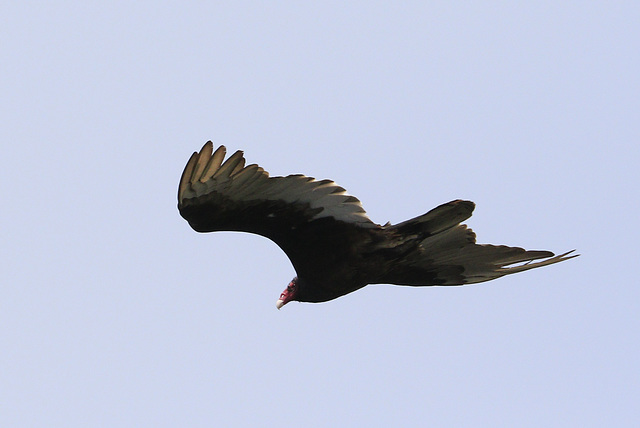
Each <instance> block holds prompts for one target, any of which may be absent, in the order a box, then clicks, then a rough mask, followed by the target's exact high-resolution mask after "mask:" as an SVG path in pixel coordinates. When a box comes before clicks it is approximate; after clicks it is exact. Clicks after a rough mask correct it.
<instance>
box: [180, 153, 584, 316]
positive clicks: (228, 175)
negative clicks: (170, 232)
mask: <svg viewBox="0 0 640 428" xmlns="http://www.w3.org/2000/svg"><path fill="white" fill-rule="evenodd" d="M225 154H226V149H225V147H224V146H220V147H218V148H217V149H216V150H215V152H214V151H213V144H212V143H211V141H209V142H207V143H206V144H205V145H204V147H202V150H200V153H198V152H195V153H193V155H192V156H191V158H190V159H189V162H188V163H187V166H186V167H185V169H184V172H183V173H182V178H181V179H180V186H179V188H178V209H179V210H180V215H182V217H184V218H185V219H186V220H187V221H188V222H189V224H190V225H191V227H192V228H193V229H195V230H196V231H198V232H215V231H223V230H227V231H240V232H249V233H257V234H258V235H262V236H264V237H267V238H269V239H271V240H272V241H273V242H275V243H276V244H278V246H279V247H280V248H281V249H282V250H283V251H284V252H285V253H286V254H287V256H288V257H289V259H290V260H291V263H292V264H293V267H294V268H295V270H296V273H297V276H296V277H295V278H293V280H291V282H290V283H289V285H288V286H287V288H286V289H285V290H284V291H283V292H282V294H281V295H280V298H279V299H278V301H277V305H276V306H277V308H278V309H280V308H281V307H282V306H283V305H285V304H287V303H288V302H290V301H292V300H296V301H299V302H326V301H328V300H332V299H335V298H337V297H340V296H344V295H345V294H347V293H351V292H352V291H356V290H358V289H360V288H362V287H364V286H365V285H367V284H394V285H410V286H426V285H462V284H471V283H476V282H483V281H489V280H491V279H495V278H499V277H501V276H504V275H508V274H512V273H516V272H522V271H525V270H529V269H533V268H537V267H541V266H546V265H550V264H553V263H558V262H561V261H564V260H568V259H570V258H573V257H576V255H569V254H570V253H572V252H573V251H569V252H567V253H564V254H561V255H559V256H555V257H554V254H553V253H552V252H550V251H530V250H529V251H527V250H524V249H523V248H518V247H507V246H504V245H499V246H496V245H479V244H476V236H475V233H473V231H472V230H471V229H468V228H467V226H466V225H464V224H460V222H462V221H464V220H466V219H468V218H469V217H471V213H472V212H473V209H474V207H475V204H474V203H473V202H470V201H462V200H455V201H451V202H448V203H446V204H443V205H440V206H439V207H437V208H434V209H432V210H431V211H429V212H428V213H426V214H423V215H421V216H419V217H416V218H413V219H411V220H407V221H403V222H402V223H398V224H393V225H391V224H386V225H384V226H381V225H379V224H375V223H373V222H372V221H371V220H369V217H367V215H366V213H365V211H364V209H363V208H362V205H361V204H360V201H359V200H358V199H357V198H355V197H354V196H351V195H348V194H347V193H346V191H345V189H344V188H342V187H340V186H338V185H337V184H336V183H334V182H333V181H331V180H315V179H314V178H312V177H306V176H304V175H299V174H296V175H289V176H287V177H269V174H268V173H267V172H266V171H265V170H264V169H262V168H261V167H259V166H258V165H255V164H254V165H249V166H245V160H244V157H243V152H242V151H237V152H235V153H234V154H233V155H232V156H230V157H229V158H228V159H227V160H226V161H224V163H223V160H224V157H225ZM539 259H545V260H541V261H538V262H535V263H532V262H533V261H534V260H539Z"/></svg>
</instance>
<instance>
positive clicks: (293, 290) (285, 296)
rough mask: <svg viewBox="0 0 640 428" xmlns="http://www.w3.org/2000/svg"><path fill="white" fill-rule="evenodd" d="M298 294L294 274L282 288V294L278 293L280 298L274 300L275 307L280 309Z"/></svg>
mask: <svg viewBox="0 0 640 428" xmlns="http://www.w3.org/2000/svg"><path fill="white" fill-rule="evenodd" d="M296 294H298V277H297V276H296V277H295V278H293V279H292V280H291V282H290V283H289V285H287V288H285V289H284V291H283V292H282V294H280V298H279V299H278V301H277V302H276V308H278V309H280V308H281V307H283V306H284V305H286V304H287V303H289V302H290V301H292V300H294V299H295V297H296Z"/></svg>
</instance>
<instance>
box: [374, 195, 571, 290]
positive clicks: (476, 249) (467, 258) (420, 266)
mask: <svg viewBox="0 0 640 428" xmlns="http://www.w3.org/2000/svg"><path fill="white" fill-rule="evenodd" d="M474 207H475V206H474V204H473V202H470V201H460V200H456V201H452V202H449V203H446V204H443V205H440V206H439V207H437V208H435V209H433V210H431V211H429V212H428V213H426V214H424V215H422V216H419V217H416V218H414V219H411V220H407V221H405V222H402V223H399V224H397V225H393V226H390V227H389V230H391V231H395V232H396V233H397V234H398V235H400V236H402V237H403V240H405V241H406V240H412V241H413V242H414V243H416V244H417V245H415V246H414V247H413V250H412V251H411V252H410V253H409V254H405V255H404V256H403V257H402V259H400V260H398V262H399V264H400V265H401V266H398V267H399V268H398V269H394V270H393V272H391V273H390V277H389V278H385V281H386V282H388V283H392V284H398V285H415V286H420V285H461V284H470V283H477V282H483V281H489V280H491V279H495V278H499V277H501V276H504V275H509V274H512V273H517V272H522V271H525V270H529V269H534V268H537V267H542V266H547V265H550V264H554V263H558V262H561V261H564V260H568V259H570V258H573V257H577V255H569V254H570V253H572V251H569V252H567V253H564V254H561V255H558V256H554V254H553V253H552V252H551V251H540V250H525V249H523V248H520V247H509V246H506V245H489V244H483V245H480V244H476V235H475V233H474V232H473V231H472V230H471V229H469V228H467V226H466V225H464V224H460V222H462V221H464V220H466V219H468V218H469V217H470V216H471V213H472V212H473V209H474ZM541 259H544V260H541ZM535 260H540V261H538V262H534V261H535Z"/></svg>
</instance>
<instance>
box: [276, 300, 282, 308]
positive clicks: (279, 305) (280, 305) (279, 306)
mask: <svg viewBox="0 0 640 428" xmlns="http://www.w3.org/2000/svg"><path fill="white" fill-rule="evenodd" d="M283 306H284V300H280V299H278V301H277V302H276V308H278V310H280V308H281V307H283Z"/></svg>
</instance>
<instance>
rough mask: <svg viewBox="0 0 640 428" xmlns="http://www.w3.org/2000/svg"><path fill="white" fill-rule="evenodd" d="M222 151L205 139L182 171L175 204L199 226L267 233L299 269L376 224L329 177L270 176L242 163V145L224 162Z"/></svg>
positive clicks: (202, 229) (205, 229)
mask: <svg viewBox="0 0 640 428" xmlns="http://www.w3.org/2000/svg"><path fill="white" fill-rule="evenodd" d="M225 154H226V149H225V147H224V146H220V147H218V148H217V149H216V150H215V152H214V151H213V144H212V143H211V141H209V142H207V143H206V144H205V145H204V146H203V147H202V150H201V151H200V153H197V152H196V153H194V154H193V155H192V156H191V158H190V159H189V162H188V163H187V166H186V167H185V169H184V172H183V173H182V178H181V180H180V186H179V188H178V209H179V210H180V214H181V215H182V217H184V218H185V219H186V220H187V221H188V222H189V224H190V225H191V227H192V228H193V229H195V230H196V231H198V232H214V231H225V230H226V231H240V232H249V233H255V234H258V235H262V236H265V237H267V238H269V239H271V240H272V241H274V242H275V243H276V244H278V245H279V246H280V248H282V249H283V250H284V251H285V253H287V255H288V256H289V259H291V261H292V262H293V264H294V267H296V270H298V271H299V268H300V267H302V266H303V265H304V260H305V259H308V258H309V257H311V256H314V257H316V258H318V257H321V256H322V254H321V252H322V251H323V250H324V249H329V248H339V247H340V245H337V246H336V244H341V245H342V246H343V247H344V246H345V245H348V243H349V242H348V241H349V239H351V238H353V234H354V233H355V234H358V233H360V232H359V231H363V232H364V231H365V230H366V229H372V228H378V227H379V226H378V225H376V224H375V223H373V222H372V221H371V220H370V219H369V218H368V217H367V215H366V213H365V211H364V209H363V208H362V205H361V204H360V201H359V200H358V199H357V198H355V197H353V196H350V195H348V194H347V193H346V191H345V189H344V188H342V187H340V186H338V185H337V184H336V183H334V182H333V181H331V180H315V179H314V178H312V177H306V176H304V175H289V176H287V177H269V173H267V172H266V171H265V170H264V169H262V168H261V167H259V166H258V165H255V164H253V165H248V166H245V159H244V157H243V153H242V152H241V151H237V152H235V153H234V154H233V155H232V156H230V157H229V158H228V159H227V160H226V161H224V162H223V160H224V157H225ZM349 232H350V233H349ZM319 262H320V263H321V261H319ZM298 273H300V272H298Z"/></svg>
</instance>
